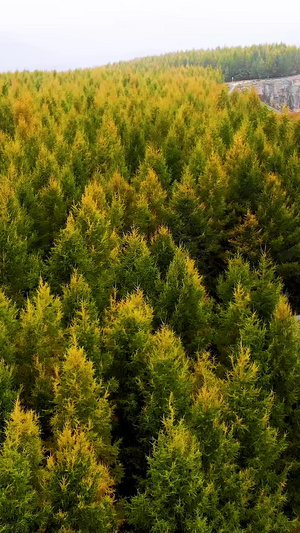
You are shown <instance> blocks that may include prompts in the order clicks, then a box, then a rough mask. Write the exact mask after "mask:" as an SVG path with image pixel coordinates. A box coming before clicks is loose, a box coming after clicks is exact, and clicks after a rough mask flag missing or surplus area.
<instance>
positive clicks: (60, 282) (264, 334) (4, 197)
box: [0, 59, 300, 533]
mask: <svg viewBox="0 0 300 533" xmlns="http://www.w3.org/2000/svg"><path fill="white" fill-rule="evenodd" d="M152 63H153V65H151V66H149V65H148V63H147V60H146V62H145V63H141V65H140V66H138V65H137V64H136V65H119V66H111V67H106V68H99V69H93V70H83V71H75V72H69V73H56V72H52V73H44V72H34V73H31V74H30V73H16V74H14V75H12V74H3V75H1V76H0V93H1V97H0V153H1V156H0V186H1V195H0V202H1V210H0V280H1V291H0V347H1V351H0V426H1V433H0V442H1V444H0V446H1V449H0V531H3V532H5V533H34V532H45V533H50V532H59V533H75V532H76V533H93V532H95V533H99V532H101V533H102V532H103V533H106V532H110V533H113V532H116V531H133V532H145V533H146V532H148V533H167V532H170V533H178V532H179V531H180V532H181V531H182V532H187V533H192V532H193V533H196V532H197V533H198V532H199V533H200V532H203V533H219V532H221V531H222V532H224V533H233V532H234V533H242V532H243V533H250V532H251V533H253V532H255V533H270V532H274V533H287V532H290V531H293V529H294V528H295V522H294V516H295V512H296V511H297V509H298V506H299V503H300V502H299V499H300V494H299V487H298V483H297V476H298V475H299V461H300V455H299V451H298V449H299V440H300V429H299V427H300V358H299V348H300V346H299V342H300V339H299V327H298V325H297V323H296V320H295V316H294V312H295V311H296V310H299V306H300V300H299V279H300V215H299V200H298V198H299V191H300V159H299V158H300V122H299V121H295V120H294V119H292V118H290V117H289V115H288V114H287V113H284V114H282V115H276V114H275V113H273V112H272V111H270V110H269V109H268V108H266V107H265V106H262V105H261V103H260V101H259V99H258V97H257V95H256V94H255V93H254V92H249V93H246V94H240V93H232V94H230V95H229V94H228V89H227V88H226V86H224V85H223V84H222V83H221V76H220V73H219V71H214V70H213V69H211V68H208V69H206V68H203V67H198V66H189V67H188V68H186V67H178V68H175V67H174V68H173V67H167V66H165V67H163V68H162V66H161V63H160V59H158V60H157V63H155V62H154V61H152ZM289 302H290V303H291V304H292V308H293V310H292V309H291V307H290V304H289Z"/></svg>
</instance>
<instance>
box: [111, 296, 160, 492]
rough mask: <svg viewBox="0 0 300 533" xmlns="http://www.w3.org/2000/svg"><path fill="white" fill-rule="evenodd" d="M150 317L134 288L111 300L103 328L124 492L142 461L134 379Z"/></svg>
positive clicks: (140, 364) (138, 373)
mask: <svg viewBox="0 0 300 533" xmlns="http://www.w3.org/2000/svg"><path fill="white" fill-rule="evenodd" d="M152 319H153V310H152V308H151V307H150V306H149V305H148V304H147V303H146V302H145V300H144V298H143V293H142V292H141V291H137V292H136V293H133V294H131V295H129V296H127V298H126V299H125V300H121V301H120V302H117V301H116V300H112V301H111V307H110V309H109V310H108V311H107V313H106V317H105V322H104V328H103V353H104V357H105V359H106V360H109V359H110V361H111V363H110V366H109V367H108V371H107V373H106V375H105V378H106V379H109V380H110V387H111V389H113V390H112V393H111V399H112V402H113V404H114V405H115V406H116V409H115V415H116V422H117V423H116V425H115V428H114V436H115V438H116V439H120V438H122V448H121V449H120V460H121V463H122V464H123V465H124V470H125V475H124V480H123V485H122V487H123V490H124V491H125V493H126V494H130V492H131V490H132V484H134V483H135V479H134V476H133V473H134V472H137V471H139V470H140V468H141V463H143V462H144V458H143V457H141V449H140V446H139V442H138V422H139V419H138V417H139V415H140V413H141V409H142V405H143V398H142V395H141V392H140V388H139V386H138V379H140V378H141V376H142V375H143V374H144V372H145V354H146V352H147V347H148V345H149V343H150V342H151V329H152ZM121 490H122V489H121Z"/></svg>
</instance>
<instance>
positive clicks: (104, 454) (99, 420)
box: [52, 345, 117, 464]
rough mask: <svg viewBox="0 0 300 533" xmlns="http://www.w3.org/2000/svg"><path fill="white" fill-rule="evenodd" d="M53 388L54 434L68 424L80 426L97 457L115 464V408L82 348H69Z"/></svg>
mask: <svg viewBox="0 0 300 533" xmlns="http://www.w3.org/2000/svg"><path fill="white" fill-rule="evenodd" d="M54 390H55V397H54V403H55V406H56V407H55V415H54V418H53V420H52V426H53V428H54V430H55V433H56V434H57V433H59V432H61V431H62V430H63V428H64V427H65V425H66V424H68V426H69V428H70V429H77V428H80V429H81V430H83V431H85V433H86V434H87V435H88V438H89V441H90V442H91V443H92V444H93V446H94V449H95V453H96V455H97V457H98V459H99V460H101V461H102V462H103V463H105V464H110V463H114V462H115V461H116V454H117V449H116V447H114V446H112V444H111V418H112V409H111V407H110V404H109V401H108V397H107V391H105V389H104V386H103V384H102V383H98V382H97V381H96V379H95V377H94V368H93V364H92V362H91V361H88V360H87V359H86V356H85V353H84V351H83V349H82V348H79V347H78V346H76V345H74V346H72V347H71V348H70V349H69V351H68V352H67V355H66V357H65V360H64V362H63V364H62V369H61V371H60V372H59V374H58V377H57V378H56V380H55V383H54Z"/></svg>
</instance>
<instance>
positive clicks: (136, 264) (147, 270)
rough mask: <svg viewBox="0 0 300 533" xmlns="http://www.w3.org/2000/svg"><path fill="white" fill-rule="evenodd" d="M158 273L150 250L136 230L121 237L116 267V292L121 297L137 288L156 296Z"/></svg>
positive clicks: (149, 295) (146, 294) (151, 296)
mask: <svg viewBox="0 0 300 533" xmlns="http://www.w3.org/2000/svg"><path fill="white" fill-rule="evenodd" d="M158 277H159V273H158V270H157V267H156V265H155V262H154V260H153V258H152V257H151V254H150V250H149V248H148V246H147V244H146V241H145V239H144V237H142V236H141V235H140V234H139V233H138V232H137V231H136V230H133V231H132V233H130V234H129V235H125V236H124V239H123V248H122V254H121V256H120V263H119V265H118V266H117V268H116V279H117V289H118V294H119V296H120V297H121V298H124V297H126V296H127V294H130V293H131V292H133V291H134V290H136V289H137V288H140V289H142V290H143V292H144V294H145V296H148V297H149V298H150V299H152V298H155V297H156V283H157V281H158Z"/></svg>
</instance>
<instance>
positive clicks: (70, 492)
mask: <svg viewBox="0 0 300 533" xmlns="http://www.w3.org/2000/svg"><path fill="white" fill-rule="evenodd" d="M43 485H44V491H43V492H44V495H43V496H44V499H45V506H46V509H47V515H48V518H47V527H46V530H48V529H49V531H52V530H54V531H60V532H63V531H70V530H71V531H82V533H88V532H89V533H98V532H99V531H103V533H106V532H107V533H108V532H110V533H114V532H115V531H116V529H117V527H116V512H115V509H114V497H113V489H112V485H113V481H112V479H111V478H110V475H109V473H108V470H107V468H106V467H105V466H104V465H103V464H102V463H99V462H98V461H97V459H96V455H95V452H94V449H93V446H92V445H91V444H90V442H89V440H88V438H87V436H86V435H85V433H84V432H83V431H79V430H75V431H72V430H71V428H70V427H68V425H67V426H66V427H65V428H64V429H63V431H62V432H61V433H60V435H59V436H58V441H57V450H56V451H55V453H54V454H53V455H52V456H51V457H49V458H48V460H47V467H46V472H45V477H44V484H43Z"/></svg>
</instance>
